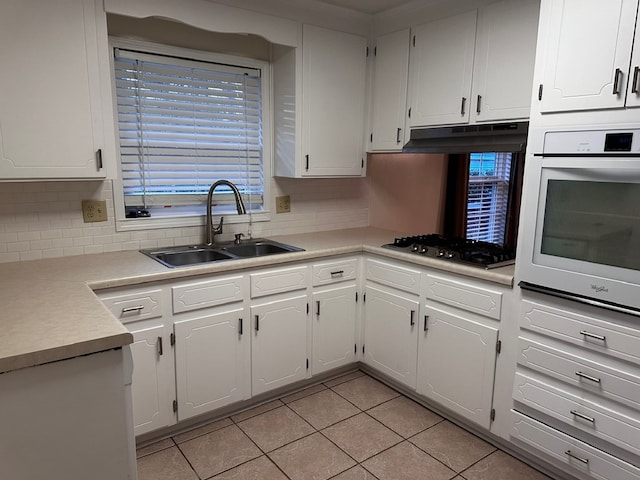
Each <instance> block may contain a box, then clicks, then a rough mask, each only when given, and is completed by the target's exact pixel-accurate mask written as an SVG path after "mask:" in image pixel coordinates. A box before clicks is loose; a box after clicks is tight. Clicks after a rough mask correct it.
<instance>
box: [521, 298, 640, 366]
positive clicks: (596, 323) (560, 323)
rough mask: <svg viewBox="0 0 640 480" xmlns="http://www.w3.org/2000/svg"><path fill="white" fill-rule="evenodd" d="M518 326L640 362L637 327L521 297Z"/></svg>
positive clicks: (639, 336) (638, 331)
mask: <svg viewBox="0 0 640 480" xmlns="http://www.w3.org/2000/svg"><path fill="white" fill-rule="evenodd" d="M520 326H521V327H522V328H524V329H526V330H531V331H532V332H537V333H541V334H544V335H548V336H551V337H553V338H557V339H560V340H564V341H565V342H569V343H572V344H574V345H579V346H581V347H583V348H588V349H590V350H594V351H597V352H601V353H605V354H607V355H611V356H613V357H617V358H621V359H623V360H627V361H630V362H634V363H637V364H640V349H638V345H639V344H640V330H636V329H633V328H629V327H625V326H623V325H619V324H616V323H611V322H607V321H605V320H600V319H597V318H593V317H587V316H586V315H581V314H578V313H574V312H570V311H567V310H560V309H558V308H554V307H550V306H548V305H544V304H540V303H536V302H531V301H528V300H523V302H522V316H521V318H520Z"/></svg>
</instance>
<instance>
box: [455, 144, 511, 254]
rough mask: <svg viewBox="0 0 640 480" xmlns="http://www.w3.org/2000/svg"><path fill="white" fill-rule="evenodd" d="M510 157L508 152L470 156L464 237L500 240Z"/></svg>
mask: <svg viewBox="0 0 640 480" xmlns="http://www.w3.org/2000/svg"><path fill="white" fill-rule="evenodd" d="M511 157H512V154H511V153H472V154H471V155H470V162H469V193H468V197H467V233H466V236H467V238H472V239H474V240H482V241H485V242H491V243H499V244H503V243H504V239H505V231H506V226H507V209H508V206H509V179H510V177H511Z"/></svg>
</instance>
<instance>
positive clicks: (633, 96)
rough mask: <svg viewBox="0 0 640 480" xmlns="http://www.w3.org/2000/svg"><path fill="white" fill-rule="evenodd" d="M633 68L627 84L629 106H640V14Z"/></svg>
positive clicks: (637, 21)
mask: <svg viewBox="0 0 640 480" xmlns="http://www.w3.org/2000/svg"><path fill="white" fill-rule="evenodd" d="M633 45H634V49H633V55H632V56H631V70H630V71H629V82H628V85H627V107H640V16H639V17H638V19H637V20H636V34H635V37H634V40H633Z"/></svg>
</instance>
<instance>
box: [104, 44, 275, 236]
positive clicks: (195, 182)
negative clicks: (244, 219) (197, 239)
mask: <svg viewBox="0 0 640 480" xmlns="http://www.w3.org/2000/svg"><path fill="white" fill-rule="evenodd" d="M145 47H146V48H145ZM164 51H166V52H167V53H164ZM267 66H268V65H267V64H266V62H262V61H258V60H252V59H246V58H239V57H231V56H226V55H217V54H208V53H203V52H195V51H190V50H184V49H178V48H173V47H167V48H162V47H160V46H151V45H139V44H136V43H133V44H132V43H129V42H127V43H124V44H122V45H121V44H119V43H117V42H114V56H113V71H114V75H115V100H116V108H117V124H118V132H119V157H120V172H119V178H118V182H116V183H117V187H116V189H115V194H116V196H118V195H119V194H120V193H121V199H122V203H121V204H120V205H118V203H119V202H116V211H117V216H118V219H119V230H127V229H129V228H132V229H133V228H135V229H137V228H139V227H140V226H141V225H144V224H145V223H148V224H151V228H156V227H165V226H171V225H175V226H182V225H197V224H200V223H202V216H203V215H204V213H205V211H206V207H205V203H206V196H207V193H208V191H209V187H210V186H211V184H212V183H214V182H216V181H217V180H221V179H226V180H229V181H231V182H233V183H234V184H235V185H236V186H237V187H238V189H239V191H240V192H241V194H242V196H243V200H244V202H245V205H246V206H247V211H248V212H251V214H253V213H261V212H264V210H265V208H264V198H265V197H266V195H265V182H264V179H265V178H269V176H270V172H269V169H268V165H269V162H268V161H266V160H265V151H268V150H267V149H266V148H265V145H264V138H265V137H266V136H267V134H266V131H265V130H266V126H267V125H268V122H267V121H265V119H266V118H268V117H267V113H266V107H267V105H268V101H267V99H268V93H266V92H268V85H267V84H268V71H267ZM265 167H267V168H265ZM213 203H214V205H215V207H214V213H216V214H222V213H223V214H224V215H225V216H226V217H227V215H231V217H233V214H234V213H235V201H234V198H233V195H232V192H231V190H230V189H223V188H220V189H216V191H215V192H214V199H213ZM172 219H173V220H175V219H181V220H179V221H178V222H174V221H172ZM225 220H227V221H229V217H227V218H226V219H225ZM142 228H144V226H143V227H142Z"/></svg>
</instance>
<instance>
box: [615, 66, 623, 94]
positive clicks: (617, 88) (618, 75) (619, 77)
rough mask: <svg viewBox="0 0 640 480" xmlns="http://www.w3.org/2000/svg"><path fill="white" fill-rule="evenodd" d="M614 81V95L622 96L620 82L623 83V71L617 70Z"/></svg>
mask: <svg viewBox="0 0 640 480" xmlns="http://www.w3.org/2000/svg"><path fill="white" fill-rule="evenodd" d="M614 75H615V77H614V80H613V94H614V95H620V82H621V81H622V70H620V69H619V68H616V73H615V74H614Z"/></svg>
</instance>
